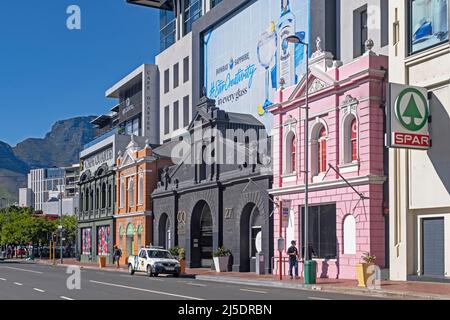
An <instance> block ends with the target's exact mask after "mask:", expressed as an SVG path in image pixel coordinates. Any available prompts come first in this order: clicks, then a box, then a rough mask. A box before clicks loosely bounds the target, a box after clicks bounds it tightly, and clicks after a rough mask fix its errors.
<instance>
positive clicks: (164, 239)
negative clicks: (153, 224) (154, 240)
mask: <svg viewBox="0 0 450 320" xmlns="http://www.w3.org/2000/svg"><path fill="white" fill-rule="evenodd" d="M158 238H159V239H158V244H159V246H161V247H164V248H165V249H169V248H170V245H171V242H172V234H171V230H170V219H169V216H168V215H167V214H166V213H163V214H162V215H161V217H160V218H159V226H158Z"/></svg>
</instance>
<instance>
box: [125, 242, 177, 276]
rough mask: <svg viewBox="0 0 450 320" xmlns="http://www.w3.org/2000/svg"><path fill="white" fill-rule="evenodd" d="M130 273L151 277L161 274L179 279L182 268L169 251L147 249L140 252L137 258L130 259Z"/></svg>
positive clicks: (153, 248)
mask: <svg viewBox="0 0 450 320" xmlns="http://www.w3.org/2000/svg"><path fill="white" fill-rule="evenodd" d="M128 272H129V274H130V275H133V274H134V273H135V272H146V273H147V275H148V276H149V277H153V276H155V277H157V276H158V275H159V274H171V275H173V276H174V277H179V276H180V273H181V266H180V263H179V262H178V260H177V259H175V258H174V257H173V256H172V255H171V254H170V252H169V251H167V250H165V249H162V248H159V247H145V248H142V249H140V250H139V254H138V255H137V256H129V257H128Z"/></svg>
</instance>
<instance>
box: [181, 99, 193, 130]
mask: <svg viewBox="0 0 450 320" xmlns="http://www.w3.org/2000/svg"><path fill="white" fill-rule="evenodd" d="M189 109H190V108H189V96H185V97H184V98H183V127H187V126H189V123H190V121H191V120H190V112H189Z"/></svg>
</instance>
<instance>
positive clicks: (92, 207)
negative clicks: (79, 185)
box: [89, 189, 94, 210]
mask: <svg viewBox="0 0 450 320" xmlns="http://www.w3.org/2000/svg"><path fill="white" fill-rule="evenodd" d="M93 209H94V190H92V189H91V191H90V192H89V210H93Z"/></svg>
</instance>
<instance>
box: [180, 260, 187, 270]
mask: <svg viewBox="0 0 450 320" xmlns="http://www.w3.org/2000/svg"><path fill="white" fill-rule="evenodd" d="M180 269H181V271H180V273H181V274H185V273H186V260H184V259H183V260H180Z"/></svg>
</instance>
